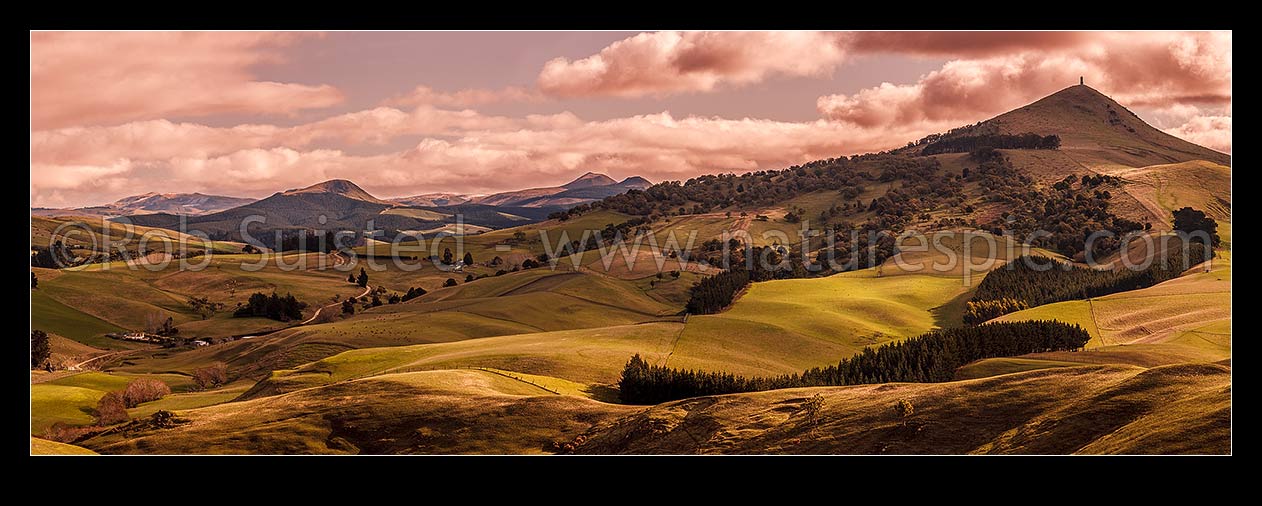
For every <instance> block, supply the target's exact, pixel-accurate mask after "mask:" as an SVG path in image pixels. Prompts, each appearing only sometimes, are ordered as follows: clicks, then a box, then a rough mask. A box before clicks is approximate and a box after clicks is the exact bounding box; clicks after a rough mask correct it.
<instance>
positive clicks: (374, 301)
mask: <svg viewBox="0 0 1262 506" xmlns="http://www.w3.org/2000/svg"><path fill="white" fill-rule="evenodd" d="M380 305H381V296H379V295H377V294H375V293H374V294H372V307H377V306H380Z"/></svg>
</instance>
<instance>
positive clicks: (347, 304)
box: [342, 299, 355, 315]
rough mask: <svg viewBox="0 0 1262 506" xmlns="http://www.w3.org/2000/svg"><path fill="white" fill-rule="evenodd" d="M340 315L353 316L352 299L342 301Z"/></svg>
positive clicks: (353, 302)
mask: <svg viewBox="0 0 1262 506" xmlns="http://www.w3.org/2000/svg"><path fill="white" fill-rule="evenodd" d="M342 314H347V315H353V314H355V301H354V299H346V300H344V301H342Z"/></svg>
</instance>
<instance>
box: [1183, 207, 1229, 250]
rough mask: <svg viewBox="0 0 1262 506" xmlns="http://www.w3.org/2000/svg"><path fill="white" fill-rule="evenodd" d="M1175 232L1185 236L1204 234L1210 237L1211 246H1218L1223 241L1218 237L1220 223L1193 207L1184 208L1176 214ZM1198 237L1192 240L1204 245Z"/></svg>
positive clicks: (1195, 236)
mask: <svg viewBox="0 0 1262 506" xmlns="http://www.w3.org/2000/svg"><path fill="white" fill-rule="evenodd" d="M1174 230H1175V232H1180V233H1181V234H1183V235H1189V234H1194V233H1196V232H1202V233H1204V234H1205V235H1208V236H1209V240H1210V245H1211V246H1218V243H1219V242H1220V241H1221V240H1222V239H1220V238H1219V237H1218V222H1216V221H1214V219H1213V218H1210V217H1209V216H1206V215H1205V212H1204V211H1198V210H1196V209H1192V208H1191V207H1184V208H1182V209H1179V210H1177V211H1175V212H1174ZM1197 235H1199V234H1197ZM1197 235H1194V236H1192V238H1193V239H1194V240H1198V241H1199V242H1202V243H1204V240H1203V239H1202V238H1200V237H1198V236H1197Z"/></svg>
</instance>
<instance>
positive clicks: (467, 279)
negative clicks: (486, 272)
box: [464, 274, 473, 283]
mask: <svg viewBox="0 0 1262 506" xmlns="http://www.w3.org/2000/svg"><path fill="white" fill-rule="evenodd" d="M464 282H465V283H472V282H473V275H472V274H469V275H468V276H465V277H464Z"/></svg>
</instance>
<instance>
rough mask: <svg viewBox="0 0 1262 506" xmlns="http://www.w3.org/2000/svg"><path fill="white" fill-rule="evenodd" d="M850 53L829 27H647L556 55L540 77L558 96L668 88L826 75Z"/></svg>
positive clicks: (630, 94) (697, 88)
mask: <svg viewBox="0 0 1262 506" xmlns="http://www.w3.org/2000/svg"><path fill="white" fill-rule="evenodd" d="M844 58H845V49H844V48H843V47H842V44H841V42H840V40H839V38H838V36H837V35H836V34H829V33H819V32H653V33H641V34H639V35H636V36H634V37H630V38H627V39H624V40H620V41H618V42H615V43H613V44H611V45H609V46H608V47H606V48H604V49H602V50H601V51H600V52H599V53H597V54H594V55H592V56H588V57H586V58H580V59H578V60H570V59H568V58H556V59H554V60H551V61H549V62H548V63H547V64H545V65H544V67H543V70H542V71H541V72H540V73H539V78H538V81H537V84H538V86H539V89H540V90H541V91H543V92H544V93H546V94H548V95H553V96H558V97H581V96H615V97H638V96H645V95H667V94H673V93H685V92H696V91H710V90H714V89H717V88H719V87H720V86H723V85H742V84H749V83H755V82H758V81H762V80H763V79H766V78H768V77H772V76H777V75H784V76H808V75H823V74H827V73H829V72H831V71H832V70H833V69H834V68H835V67H836V66H837V65H838V64H839V63H841V62H842V60H843V59H844Z"/></svg>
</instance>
